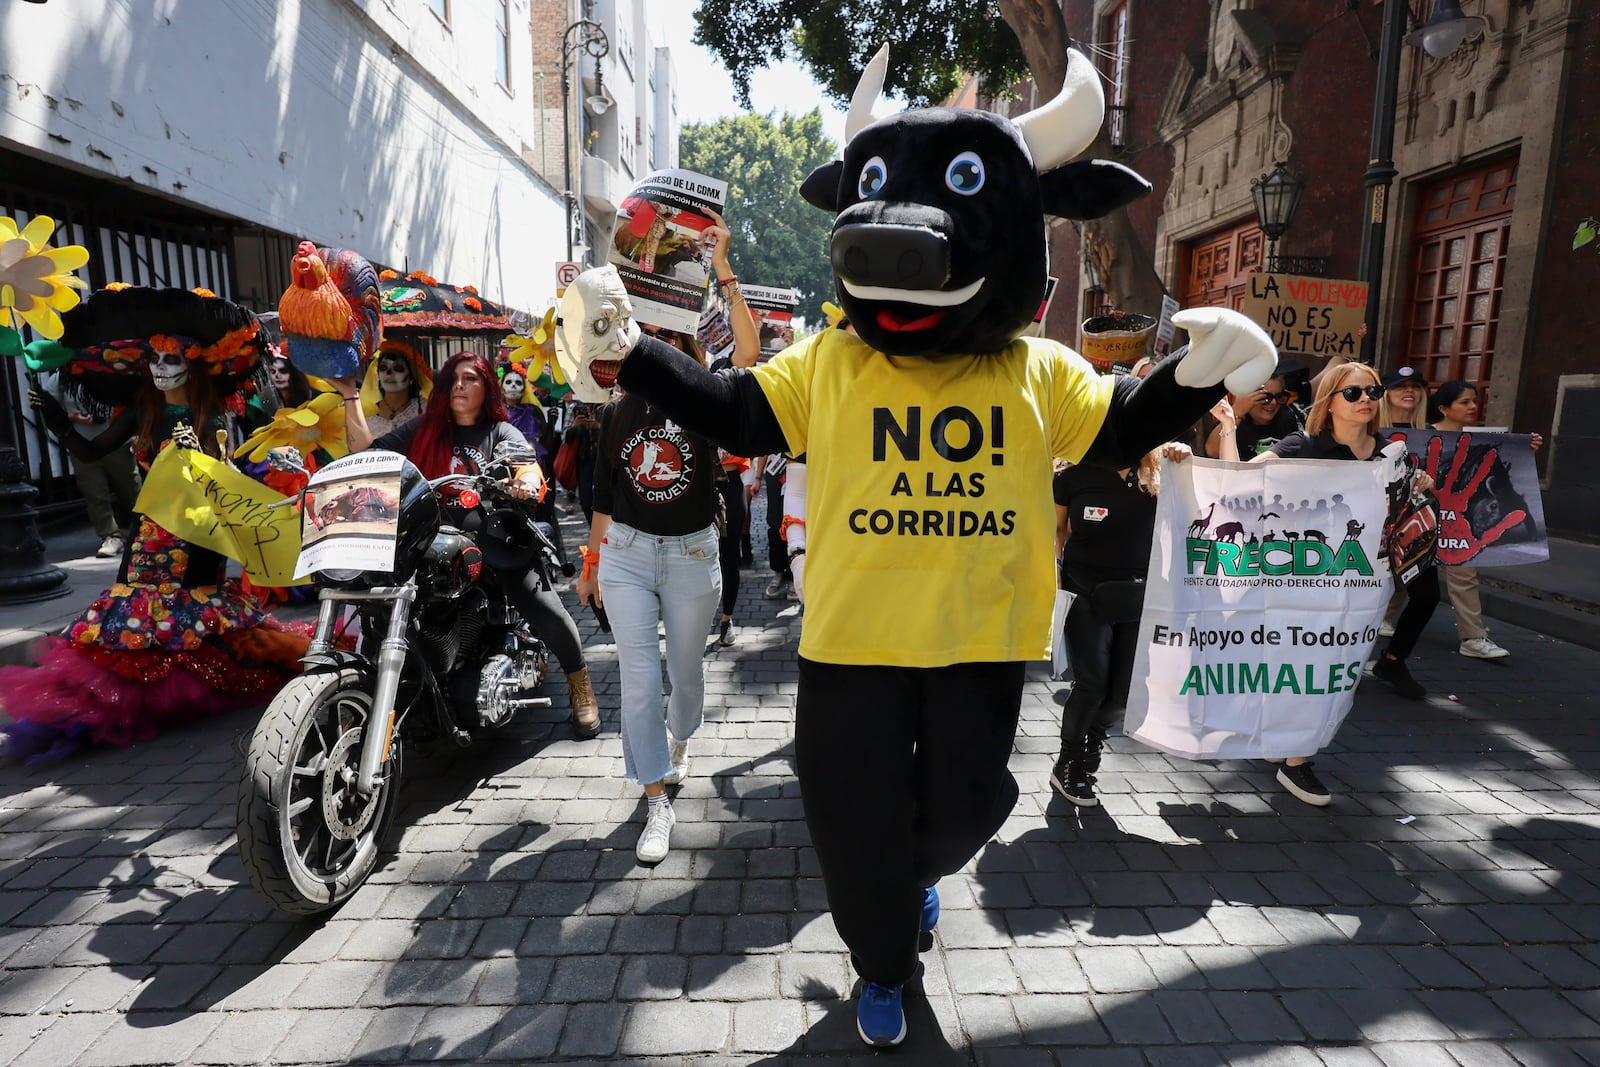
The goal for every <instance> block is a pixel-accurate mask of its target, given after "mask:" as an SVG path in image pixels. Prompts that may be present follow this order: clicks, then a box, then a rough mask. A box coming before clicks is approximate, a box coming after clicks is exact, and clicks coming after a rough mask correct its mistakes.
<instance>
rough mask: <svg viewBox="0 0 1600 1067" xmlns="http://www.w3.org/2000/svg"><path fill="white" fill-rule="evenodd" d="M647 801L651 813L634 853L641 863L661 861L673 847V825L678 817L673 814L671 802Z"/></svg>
mask: <svg viewBox="0 0 1600 1067" xmlns="http://www.w3.org/2000/svg"><path fill="white" fill-rule="evenodd" d="M646 803H647V805H648V807H649V814H648V815H646V816H645V820H644V833H642V834H640V835H639V844H638V847H636V848H635V849H634V850H633V854H634V855H635V856H637V857H639V862H640V863H660V862H661V861H662V860H664V859H666V858H667V852H668V851H669V850H670V849H671V848H672V827H673V826H674V825H676V823H677V821H678V817H677V816H676V815H674V814H673V812H672V804H671V803H670V802H668V803H666V804H649V802H648V801H647V802H646Z"/></svg>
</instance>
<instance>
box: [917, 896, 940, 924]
mask: <svg viewBox="0 0 1600 1067" xmlns="http://www.w3.org/2000/svg"><path fill="white" fill-rule="evenodd" d="M938 925H939V887H938V886H936V885H930V886H929V887H928V888H926V889H924V890H923V891H922V926H921V928H920V929H921V930H922V932H923V933H925V934H926V933H931V932H932V931H933V928H934V927H935V926H938Z"/></svg>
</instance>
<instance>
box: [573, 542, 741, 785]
mask: <svg viewBox="0 0 1600 1067" xmlns="http://www.w3.org/2000/svg"><path fill="white" fill-rule="evenodd" d="M600 597H601V599H602V600H603V601H604V602H605V606H606V614H607V615H608V616H609V617H610V619H611V635H612V637H613V638H614V639H615V640H616V642H617V666H618V667H619V668H620V670H621V672H622V755H623V758H624V760H625V765H626V767H627V771H628V777H629V778H632V779H634V780H635V781H638V782H641V783H643V784H649V783H651V782H659V781H661V779H663V778H665V777H666V776H667V772H668V771H669V770H671V769H672V766H671V762H670V760H669V759H668V758H667V730H668V728H669V727H670V729H671V731H672V736H673V737H674V738H675V739H677V740H679V741H687V740H689V736H690V735H691V734H693V733H694V732H695V730H697V729H699V727H700V723H701V721H702V720H703V719H704V717H705V698H706V677H705V667H704V663H703V660H704V658H705V651H706V634H707V633H708V632H709V630H710V629H711V619H712V617H713V616H715V615H716V612H717V604H718V602H719V601H720V600H721V598H722V570H721V566H720V564H719V563H718V562H717V530H716V527H714V526H707V527H706V528H705V529H704V530H701V531H700V532H699V533H692V534H686V535H684V536H682V537H657V536H655V535H653V534H647V533H644V532H643V531H640V530H636V529H634V528H633V527H631V526H627V525H624V524H623V523H620V522H613V523H612V524H611V527H610V529H608V530H607V531H606V536H605V541H604V542H603V543H602V546H601V548H600ZM659 622H665V623H666V626H667V678H668V679H669V680H670V681H671V682H672V695H671V697H670V698H669V699H668V701H667V714H666V718H665V720H663V718H662V714H661V642H660V641H659V639H658V638H657V636H656V628H657V624H658V623H659Z"/></svg>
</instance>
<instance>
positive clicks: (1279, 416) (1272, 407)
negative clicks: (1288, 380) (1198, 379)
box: [1206, 378, 1300, 459]
mask: <svg viewBox="0 0 1600 1067" xmlns="http://www.w3.org/2000/svg"><path fill="white" fill-rule="evenodd" d="M1293 398H1294V394H1293V393H1291V392H1289V391H1288V389H1287V388H1286V387H1285V386H1284V384H1283V379H1282V378H1268V379H1267V380H1266V381H1265V382H1263V383H1262V384H1261V388H1260V389H1257V390H1256V391H1255V392H1253V393H1246V394H1245V395H1244V396H1232V395H1231V394H1230V395H1229V397H1228V400H1229V401H1230V402H1231V403H1232V404H1233V414H1234V421H1235V422H1236V423H1237V427H1236V429H1235V431H1234V440H1235V442H1236V443H1237V444H1238V446H1239V458H1241V459H1253V458H1255V457H1256V456H1257V455H1259V454H1260V453H1262V452H1264V451H1266V450H1267V449H1268V448H1269V447H1271V446H1272V444H1273V443H1274V442H1276V441H1279V440H1281V439H1283V438H1285V437H1287V436H1289V435H1290V434H1292V433H1294V432H1295V431H1296V430H1298V429H1300V420H1299V418H1297V417H1296V416H1295V413H1294V408H1293V407H1292V406H1290V404H1289V401H1290V400H1292V399H1293ZM1222 435H1223V425H1222V423H1220V422H1219V423H1218V424H1217V425H1216V426H1215V427H1214V428H1213V429H1212V431H1211V434H1210V436H1208V437H1207V438H1206V455H1208V456H1210V457H1211V458H1212V459H1223V458H1225V457H1224V456H1223V454H1222V448H1223V442H1222Z"/></svg>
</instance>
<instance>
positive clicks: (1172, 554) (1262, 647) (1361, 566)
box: [1125, 459, 1393, 759]
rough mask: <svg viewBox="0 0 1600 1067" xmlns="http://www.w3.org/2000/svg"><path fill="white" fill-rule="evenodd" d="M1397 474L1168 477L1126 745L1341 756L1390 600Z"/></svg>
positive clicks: (1240, 469) (1192, 470)
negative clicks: (1329, 750) (1387, 543)
mask: <svg viewBox="0 0 1600 1067" xmlns="http://www.w3.org/2000/svg"><path fill="white" fill-rule="evenodd" d="M1388 468H1389V464H1387V463H1383V462H1375V463H1340V462H1337V461H1327V460H1296V461H1293V462H1281V463H1261V464H1244V463H1224V462H1221V461H1215V460H1201V459H1190V460H1185V461H1184V462H1182V463H1176V464H1174V463H1163V465H1162V470H1161V493H1160V495H1159V496H1158V497H1157V498H1156V529H1155V540H1154V542H1153V543H1152V545H1151V550H1150V570H1149V576H1148V578H1147V580H1146V586H1145V601H1144V613H1143V615H1142V616H1141V618H1140V620H1139V646H1138V652H1137V658H1136V660H1135V663H1134V668H1133V678H1134V683H1133V686H1132V688H1131V689H1130V691H1129V694H1128V711H1127V720H1126V725H1125V731H1126V733H1127V735H1128V736H1129V737H1132V738H1134V739H1135V740H1138V741H1141V742H1143V743H1144V744H1147V745H1150V746H1151V747H1153V748H1158V749H1161V750H1162V751H1164V752H1170V753H1172V754H1174V755H1178V756H1184V757H1187V758H1190V759H1231V758H1260V757H1274V758H1276V757H1286V756H1309V755H1312V754H1313V753H1315V752H1317V750H1319V749H1321V748H1322V747H1323V746H1324V745H1326V744H1327V743H1328V742H1329V741H1331V740H1333V735H1334V734H1335V733H1336V732H1337V731H1338V729H1339V724H1340V723H1342V722H1343V721H1344V717H1345V715H1346V714H1347V713H1348V712H1349V710H1350V704H1351V701H1352V699H1353V695H1354V692H1355V688H1356V685H1357V684H1358V683H1359V682H1360V680H1361V672H1362V666H1363V664H1364V663H1365V662H1366V659H1367V655H1368V653H1369V652H1370V651H1371V649H1372V645H1373V642H1374V641H1376V640H1377V638H1378V624H1379V623H1380V622H1381V621H1382V619H1383V610H1384V607H1385V605H1387V603H1388V601H1389V594H1390V592H1391V590H1392V588H1393V586H1392V581H1391V578H1390V574H1389V566H1388V563H1387V562H1386V561H1385V560H1383V559H1380V558H1379V555H1378V554H1379V550H1380V547H1381V545H1382V540H1383V525H1384V518H1385V516H1386V513H1387V500H1386V496H1385V486H1386V483H1387V480H1388V475H1389V469H1388Z"/></svg>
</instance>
